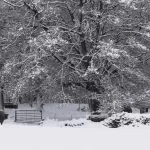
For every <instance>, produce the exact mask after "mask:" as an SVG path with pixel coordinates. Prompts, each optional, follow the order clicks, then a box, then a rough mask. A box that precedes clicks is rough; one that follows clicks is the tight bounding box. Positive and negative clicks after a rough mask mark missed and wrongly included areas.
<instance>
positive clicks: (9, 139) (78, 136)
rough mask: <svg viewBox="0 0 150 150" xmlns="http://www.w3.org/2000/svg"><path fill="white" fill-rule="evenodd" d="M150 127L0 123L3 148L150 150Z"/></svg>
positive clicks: (24, 149) (28, 149)
mask: <svg viewBox="0 0 150 150" xmlns="http://www.w3.org/2000/svg"><path fill="white" fill-rule="evenodd" d="M149 133H150V130H140V129H132V130H131V129H128V130H125V129H94V128H92V129H89V128H84V129H81V128H49V127H41V126H26V125H3V126H0V134H1V136H0V141H1V144H0V148H1V150H148V149H149V147H150V146H149Z"/></svg>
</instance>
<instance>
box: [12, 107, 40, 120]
mask: <svg viewBox="0 0 150 150" xmlns="http://www.w3.org/2000/svg"><path fill="white" fill-rule="evenodd" d="M40 121H42V110H15V122H20V123H37V122H40Z"/></svg>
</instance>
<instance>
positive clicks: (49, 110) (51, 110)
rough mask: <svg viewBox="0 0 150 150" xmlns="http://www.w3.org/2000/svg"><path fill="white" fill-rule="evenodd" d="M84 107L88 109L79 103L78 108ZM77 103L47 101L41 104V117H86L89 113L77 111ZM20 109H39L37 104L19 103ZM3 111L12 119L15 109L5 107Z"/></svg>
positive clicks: (69, 118)
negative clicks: (31, 105)
mask: <svg viewBox="0 0 150 150" xmlns="http://www.w3.org/2000/svg"><path fill="white" fill-rule="evenodd" d="M83 107H85V110H87V109H88V105H87V104H81V105H80V108H81V109H82V108H83ZM78 108H79V104H66V103H65V104H57V103H48V104H46V105H44V106H43V119H48V118H49V119H57V120H61V121H62V120H72V119H73V118H74V119H79V118H86V116H87V115H88V114H89V112H88V111H85V112H83V111H81V110H80V111H79V110H78ZM18 109H20V110H32V109H34V110H35V109H39V106H38V105H35V104H34V105H33V107H30V106H29V104H20V105H19V106H18ZM5 112H6V113H8V114H9V118H10V119H11V120H14V115H15V110H14V109H5Z"/></svg>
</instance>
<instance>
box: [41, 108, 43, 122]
mask: <svg viewBox="0 0 150 150" xmlns="http://www.w3.org/2000/svg"><path fill="white" fill-rule="evenodd" d="M40 112H41V120H42V119H43V117H42V110H40Z"/></svg>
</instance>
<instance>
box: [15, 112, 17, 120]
mask: <svg viewBox="0 0 150 150" xmlns="http://www.w3.org/2000/svg"><path fill="white" fill-rule="evenodd" d="M16 121H17V110H15V122H16Z"/></svg>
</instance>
